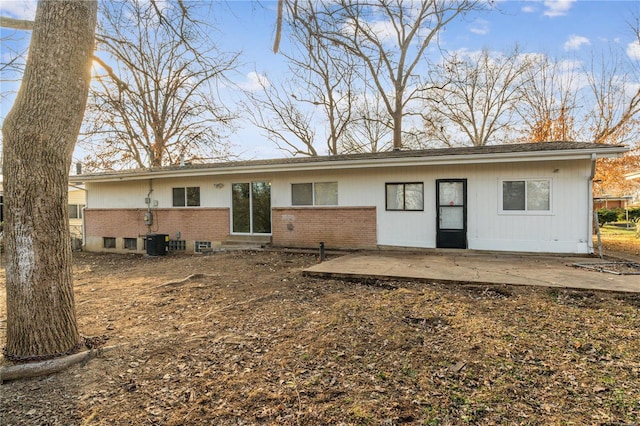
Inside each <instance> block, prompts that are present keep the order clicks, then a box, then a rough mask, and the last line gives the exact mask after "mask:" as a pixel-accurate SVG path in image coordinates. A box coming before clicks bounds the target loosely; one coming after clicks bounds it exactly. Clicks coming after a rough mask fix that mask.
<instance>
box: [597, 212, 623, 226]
mask: <svg viewBox="0 0 640 426" xmlns="http://www.w3.org/2000/svg"><path fill="white" fill-rule="evenodd" d="M618 215H619V211H618V209H615V210H609V209H599V210H598V224H599V225H600V226H602V225H604V224H605V223H609V222H616V221H617V220H618Z"/></svg>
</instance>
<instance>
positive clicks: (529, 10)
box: [521, 6, 537, 13]
mask: <svg viewBox="0 0 640 426" xmlns="http://www.w3.org/2000/svg"><path fill="white" fill-rule="evenodd" d="M521 10H522V11H523V12H524V13H534V12H535V11H536V10H537V9H536V8H535V7H533V6H523V7H522V9H521Z"/></svg>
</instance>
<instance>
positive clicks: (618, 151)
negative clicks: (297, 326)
mask: <svg viewBox="0 0 640 426" xmlns="http://www.w3.org/2000/svg"><path fill="white" fill-rule="evenodd" d="M626 151H628V149H627V148H625V147H611V148H603V149H598V150H597V151H593V150H576V149H572V150H554V151H534V152H508V153H496V154H481V155H478V154H468V155H442V156H432V157H394V158H372V159H358V160H336V161H332V160H322V161H309V162H293V163H272V164H262V165H240V166H229V167H212V168H185V169H172V170H161V171H142V172H141V171H137V172H130V173H114V174H111V175H109V174H105V175H93V176H92V175H86V176H78V177H77V178H78V179H77V180H78V181H82V182H121V181H129V180H146V179H163V178H183V177H190V176H226V175H243V174H252V175H255V174H271V173H288V172H300V171H317V170H326V169H331V170H346V169H367V168H391V167H416V166H445V165H461V164H489V163H491V164H497V163H513V162H531V161H563V160H591V158H592V154H593V153H595V154H596V156H597V158H617V157H621V156H622V154H623V153H624V152H626Z"/></svg>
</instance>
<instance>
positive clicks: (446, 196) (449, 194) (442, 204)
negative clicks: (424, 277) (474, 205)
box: [436, 179, 467, 249]
mask: <svg viewBox="0 0 640 426" xmlns="http://www.w3.org/2000/svg"><path fill="white" fill-rule="evenodd" d="M436 207H437V226H438V230H437V234H436V247H438V248H461V249H466V248H467V180H466V179H438V180H436Z"/></svg>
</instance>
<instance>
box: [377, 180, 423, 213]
mask: <svg viewBox="0 0 640 426" xmlns="http://www.w3.org/2000/svg"><path fill="white" fill-rule="evenodd" d="M386 208H387V210H401V211H402V210H405V211H423V210H424V184H423V183H421V182H411V183H387V184H386Z"/></svg>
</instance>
